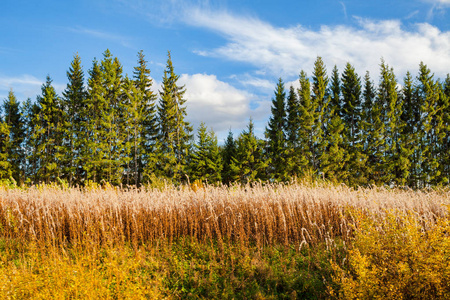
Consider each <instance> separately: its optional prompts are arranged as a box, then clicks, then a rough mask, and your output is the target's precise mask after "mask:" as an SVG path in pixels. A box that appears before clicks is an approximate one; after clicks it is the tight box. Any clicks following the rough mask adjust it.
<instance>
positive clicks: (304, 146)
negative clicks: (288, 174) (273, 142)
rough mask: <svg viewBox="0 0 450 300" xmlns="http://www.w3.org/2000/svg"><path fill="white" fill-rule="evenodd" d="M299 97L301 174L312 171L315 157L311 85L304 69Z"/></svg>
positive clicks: (313, 108) (301, 75)
mask: <svg viewBox="0 0 450 300" xmlns="http://www.w3.org/2000/svg"><path fill="white" fill-rule="evenodd" d="M299 80H300V89H299V90H298V98H299V104H300V105H299V114H298V121H299V131H298V140H299V147H300V149H301V150H300V156H299V167H300V169H301V171H302V173H303V174H301V175H305V174H307V173H313V172H315V171H316V170H315V169H314V166H315V162H316V159H317V157H316V156H315V154H316V153H315V151H314V145H315V142H316V137H315V136H314V123H315V110H316V108H315V107H314V104H313V102H312V100H311V86H310V82H309V79H308V77H307V75H306V72H305V71H303V70H302V71H301V72H300V79H299Z"/></svg>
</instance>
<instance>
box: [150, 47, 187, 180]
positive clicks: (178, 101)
mask: <svg viewBox="0 0 450 300" xmlns="http://www.w3.org/2000/svg"><path fill="white" fill-rule="evenodd" d="M179 77H180V76H179V75H176V74H175V72H174V68H173V64H172V58H171V56H170V52H169V53H168V59H167V65H166V70H164V77H163V82H162V87H161V88H162V90H161V91H160V101H159V106H158V126H159V138H158V145H157V147H158V148H159V149H158V151H159V159H158V166H157V167H156V172H157V175H159V176H163V177H166V178H168V179H171V180H174V181H175V182H180V181H181V180H184V174H185V167H186V157H187V155H188V153H189V148H190V140H191V132H192V127H191V125H190V124H189V123H188V122H187V121H185V117H186V107H185V102H186V99H184V98H183V97H184V93H185V89H184V86H179V85H178V84H177V81H178V79H179ZM147 173H148V174H149V173H151V170H150V172H148V171H147Z"/></svg>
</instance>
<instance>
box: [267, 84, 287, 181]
mask: <svg viewBox="0 0 450 300" xmlns="http://www.w3.org/2000/svg"><path fill="white" fill-rule="evenodd" d="M271 110H272V116H271V117H270V119H269V124H268V127H267V128H266V138H267V139H268V149H267V151H268V157H269V170H268V172H269V176H270V177H271V179H274V180H276V181H284V180H286V179H287V170H286V134H285V132H286V92H285V91H284V83H283V80H282V79H281V78H280V79H279V80H278V84H277V87H276V89H275V98H273V99H272V108H271Z"/></svg>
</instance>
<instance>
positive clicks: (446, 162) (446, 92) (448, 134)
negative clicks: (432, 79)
mask: <svg viewBox="0 0 450 300" xmlns="http://www.w3.org/2000/svg"><path fill="white" fill-rule="evenodd" d="M440 97H441V98H444V97H445V101H446V102H447V103H448V102H449V101H450V75H449V74H447V77H446V78H445V81H444V82H443V83H442V87H441V96H440ZM443 114H444V131H445V137H444V139H443V142H442V145H441V149H440V150H439V152H440V158H441V159H440V164H439V165H440V170H441V182H440V184H448V183H449V182H450V105H447V106H446V108H445V109H444V110H443Z"/></svg>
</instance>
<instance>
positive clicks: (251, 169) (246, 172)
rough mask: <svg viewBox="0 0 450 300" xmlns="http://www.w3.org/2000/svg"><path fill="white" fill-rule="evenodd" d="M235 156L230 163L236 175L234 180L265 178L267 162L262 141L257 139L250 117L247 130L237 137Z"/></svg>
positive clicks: (244, 180)
mask: <svg viewBox="0 0 450 300" xmlns="http://www.w3.org/2000/svg"><path fill="white" fill-rule="evenodd" d="M236 144H237V149H236V157H235V158H234V159H233V161H232V163H231V169H232V172H233V173H234V174H236V175H237V176H236V177H235V178H233V179H234V181H239V182H240V183H243V184H246V183H252V182H254V181H256V180H258V179H261V180H264V179H265V177H266V176H265V170H266V168H267V162H266V161H265V160H264V157H263V150H264V146H265V144H264V142H263V141H260V140H258V138H256V136H255V133H254V124H253V121H252V119H250V121H249V124H248V126H247V130H244V131H243V132H242V133H241V134H240V135H239V137H238V139H237V141H236Z"/></svg>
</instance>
